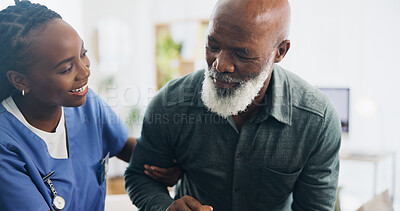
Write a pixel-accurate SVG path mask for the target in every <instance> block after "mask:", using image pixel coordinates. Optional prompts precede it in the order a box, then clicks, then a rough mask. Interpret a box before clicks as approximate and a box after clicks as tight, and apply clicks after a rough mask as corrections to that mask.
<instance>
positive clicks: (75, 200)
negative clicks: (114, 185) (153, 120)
mask: <svg viewBox="0 0 400 211" xmlns="http://www.w3.org/2000/svg"><path fill="white" fill-rule="evenodd" d="M64 114H65V120H66V131H67V144H68V153H69V158H68V159H55V158H52V157H51V156H50V154H49V153H48V151H47V147H46V144H45V142H44V141H43V140H42V139H40V138H39V137H38V136H37V135H36V134H34V133H33V132H32V131H30V130H29V129H28V128H26V127H25V126H24V125H23V124H22V123H21V122H20V121H18V120H17V119H16V118H15V117H14V116H13V115H12V114H11V113H9V112H7V111H6V109H5V108H4V107H3V106H2V105H1V104H0V169H1V173H0V209H1V210H49V209H50V208H51V209H53V208H52V207H51V204H52V199H53V195H52V193H51V191H50V188H49V187H48V185H47V184H45V183H44V182H43V180H42V177H43V176H45V175H47V174H48V173H50V172H51V171H54V172H55V173H54V175H53V176H52V177H51V178H50V179H51V180H52V181H53V184H54V187H55V189H56V191H57V193H58V195H60V196H62V197H63V198H64V199H65V201H66V205H65V208H64V209H63V210H104V200H105V192H106V182H103V183H101V182H100V181H101V180H99V177H98V174H99V173H100V172H99V169H100V162H101V160H102V159H103V158H104V157H105V156H106V155H107V153H108V152H110V156H114V155H116V154H117V153H118V152H120V151H121V149H122V148H123V146H124V145H125V143H126V140H127V137H128V136H127V131H126V128H125V127H124V125H123V124H122V122H121V121H120V120H119V119H118V117H117V116H116V115H115V113H114V112H113V111H112V110H111V108H110V107H109V106H108V105H107V104H106V103H105V102H104V101H102V100H101V99H100V98H99V97H98V96H97V95H96V94H95V93H93V92H92V91H91V90H90V91H89V93H88V95H87V100H86V103H85V104H84V105H83V106H80V107H71V108H64Z"/></svg>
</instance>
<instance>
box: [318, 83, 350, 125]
mask: <svg viewBox="0 0 400 211" xmlns="http://www.w3.org/2000/svg"><path fill="white" fill-rule="evenodd" d="M318 89H319V90H321V91H322V92H324V93H325V94H326V95H328V97H329V98H330V100H331V102H332V104H333V106H334V107H335V109H336V111H337V113H338V114H339V117H340V122H341V125H342V132H344V133H348V132H349V119H350V115H349V110H350V89H349V88H327V87H318Z"/></svg>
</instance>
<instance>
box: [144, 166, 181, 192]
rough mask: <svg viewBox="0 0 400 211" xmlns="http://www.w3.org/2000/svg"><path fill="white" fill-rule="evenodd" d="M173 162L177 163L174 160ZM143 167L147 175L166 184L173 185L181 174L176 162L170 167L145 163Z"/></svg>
mask: <svg viewBox="0 0 400 211" xmlns="http://www.w3.org/2000/svg"><path fill="white" fill-rule="evenodd" d="M174 163H177V162H176V160H174ZM144 168H145V170H144V173H145V174H146V175H147V176H149V177H150V178H152V179H154V180H157V181H159V182H162V183H164V184H166V185H168V186H174V185H175V184H176V183H177V182H178V180H179V178H180V177H181V176H182V169H181V167H180V166H179V165H178V164H177V165H175V166H173V167H171V168H159V167H157V166H150V165H147V164H145V165H144Z"/></svg>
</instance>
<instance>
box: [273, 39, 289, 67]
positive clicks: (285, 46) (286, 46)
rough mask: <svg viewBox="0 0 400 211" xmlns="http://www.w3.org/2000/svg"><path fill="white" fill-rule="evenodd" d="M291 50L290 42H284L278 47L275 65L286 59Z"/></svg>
mask: <svg viewBox="0 0 400 211" xmlns="http://www.w3.org/2000/svg"><path fill="white" fill-rule="evenodd" d="M289 48H290V40H284V41H282V42H281V44H279V46H278V52H277V53H276V56H275V63H279V62H281V61H282V59H283V58H284V57H285V55H286V53H287V52H288V51H289Z"/></svg>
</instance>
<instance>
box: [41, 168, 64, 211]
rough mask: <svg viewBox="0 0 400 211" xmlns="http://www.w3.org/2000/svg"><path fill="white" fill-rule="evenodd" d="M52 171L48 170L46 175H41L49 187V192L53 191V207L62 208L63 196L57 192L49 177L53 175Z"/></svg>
mask: <svg viewBox="0 0 400 211" xmlns="http://www.w3.org/2000/svg"><path fill="white" fill-rule="evenodd" d="M53 174H54V171H52V172H50V173H49V174H47V175H46V176H44V177H43V182H45V183H47V184H48V185H49V187H50V190H51V192H52V193H53V204H52V206H53V208H54V209H56V210H62V209H64V207H65V200H64V198H63V197H61V196H60V195H58V194H57V191H56V188H55V187H54V185H53V182H52V181H51V179H50V177H51V176H53Z"/></svg>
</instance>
